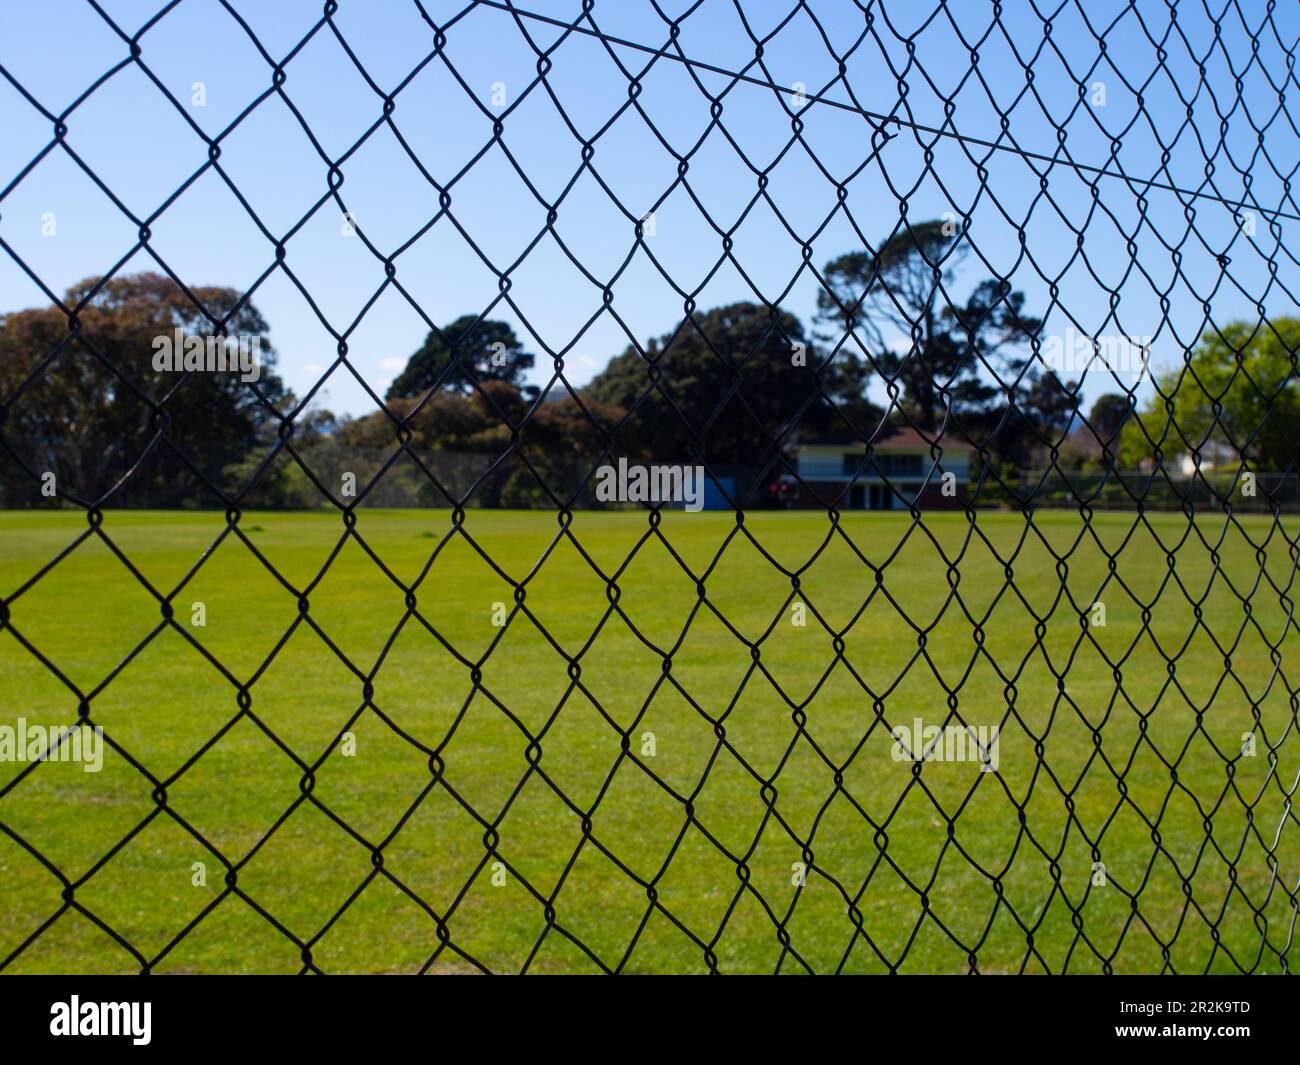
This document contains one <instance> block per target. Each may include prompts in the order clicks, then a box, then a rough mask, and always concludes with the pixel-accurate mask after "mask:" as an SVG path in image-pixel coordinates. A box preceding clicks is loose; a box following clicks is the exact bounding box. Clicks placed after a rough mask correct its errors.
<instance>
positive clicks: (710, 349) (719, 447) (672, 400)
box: [583, 303, 879, 469]
mask: <svg viewBox="0 0 1300 1065" xmlns="http://www.w3.org/2000/svg"><path fill="white" fill-rule="evenodd" d="M800 346H801V347H800ZM823 357H824V356H823V355H822V354H821V353H820V352H819V351H818V350H817V349H816V347H815V346H814V344H813V342H812V338H810V337H809V336H808V335H807V334H806V333H805V331H804V327H803V324H802V323H801V322H800V321H799V319H798V318H796V317H795V316H794V315H793V314H790V313H789V312H787V311H783V310H781V309H779V308H774V307H766V306H762V305H759V304H755V303H733V304H729V305H727V306H724V307H716V308H714V309H713V310H710V311H706V312H703V313H699V314H695V315H693V316H691V317H689V318H686V319H684V320H683V321H682V322H681V323H680V324H679V325H678V326H677V328H676V329H674V330H673V331H672V332H671V333H667V334H665V335H663V336H661V337H659V338H657V339H654V340H651V341H649V342H648V343H647V344H646V346H645V354H644V355H642V354H641V352H640V351H638V350H637V349H636V348H635V347H629V348H628V349H627V350H626V351H624V352H623V353H622V354H621V355H618V356H615V357H614V358H613V359H611V360H610V362H609V365H608V366H606V367H605V369H604V370H603V371H602V372H601V373H599V374H598V375H597V376H596V377H595V378H593V379H592V381H591V382H590V383H589V384H588V385H587V387H586V389H585V390H584V391H583V397H584V399H588V400H591V401H594V402H597V403H601V404H605V405H609V406H613V407H617V408H620V409H622V410H626V411H629V412H630V414H629V416H628V420H627V422H626V423H624V425H623V426H621V427H620V428H619V430H618V434H617V437H618V448H619V451H620V452H624V453H628V454H631V455H635V456H642V457H645V458H647V459H650V460H653V461H655V462H663V463H674V462H677V463H685V462H693V461H694V460H695V446H694V435H693V434H694V433H698V434H699V435H700V441H701V443H702V444H703V446H704V459H705V461H706V462H708V463H710V464H713V465H716V466H739V467H747V468H751V469H752V468H756V467H763V466H765V465H766V464H767V463H768V461H769V460H770V459H771V458H772V457H773V453H774V451H775V450H777V445H776V444H774V438H781V441H780V446H782V447H784V446H785V445H788V444H789V443H791V442H792V440H791V438H790V435H789V434H790V431H791V430H794V429H796V428H797V429H798V430H799V431H800V432H811V433H818V432H824V431H825V430H826V429H827V428H829V427H830V426H831V425H832V424H834V423H835V422H836V420H837V417H838V416H837V415H836V413H835V411H834V410H833V409H832V408H831V406H830V405H829V403H828V402H827V400H825V399H822V398H820V397H818V396H817V395H816V393H817V390H818V388H819V387H820V388H821V389H822V390H824V391H825V392H826V394H827V397H828V398H829V399H830V400H833V401H834V402H835V403H836V404H837V406H838V407H839V408H840V410H841V412H842V413H843V415H844V416H845V417H848V418H850V419H856V422H855V424H858V425H862V424H864V423H865V422H866V421H867V420H868V419H870V418H871V416H872V415H876V414H878V413H879V412H878V411H877V410H876V409H875V408H872V407H871V405H870V404H868V403H867V402H866V400H865V399H864V398H863V397H862V394H861V386H860V380H861V378H860V375H858V374H857V366H856V360H855V359H854V358H853V356H852V353H845V357H844V358H843V359H839V360H836V361H835V362H833V363H832V364H831V365H829V366H827V367H825V368H824V370H823V372H822V373H821V376H820V378H819V376H818V372H819V367H820V366H821V362H820V360H821V359H822V358H823ZM733 386H734V388H735V392H734V394H733V393H732V389H733ZM810 397H811V398H810ZM805 404H807V406H806V408H805ZM841 424H842V423H841ZM865 431H866V432H867V433H869V432H870V429H866V430H865Z"/></svg>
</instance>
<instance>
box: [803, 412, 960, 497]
mask: <svg viewBox="0 0 1300 1065" xmlns="http://www.w3.org/2000/svg"><path fill="white" fill-rule="evenodd" d="M931 439H933V438H931ZM931 439H927V438H926V437H925V436H924V435H923V434H921V433H918V432H917V431H916V430H915V429H911V428H893V427H887V428H885V429H882V430H881V431H880V433H879V434H878V435H877V436H876V438H875V440H874V441H873V444H874V447H873V450H872V456H871V459H870V460H868V459H867V445H866V443H865V442H864V441H863V440H861V439H859V438H858V437H856V436H854V435H852V434H851V433H847V432H845V433H844V434H842V435H834V436H823V437H816V438H813V439H809V440H804V441H800V442H799V444H798V445H797V447H796V448H795V468H796V469H797V470H798V473H799V476H798V478H795V477H792V476H789V475H787V476H786V477H784V478H783V479H782V480H783V481H784V482H785V484H784V485H783V491H782V493H781V494H782V497H783V498H784V499H785V500H786V501H787V502H788V503H789V504H790V505H792V506H796V507H817V508H825V507H828V506H831V505H832V504H834V505H835V506H836V507H838V508H839V509H840V510H907V509H908V508H909V507H910V506H912V503H913V501H915V502H916V504H917V505H918V506H921V507H925V508H928V509H939V508H949V509H953V508H959V507H962V506H964V505H965V502H966V496H967V490H968V488H969V486H970V470H971V454H972V452H973V451H974V448H973V447H971V445H970V444H967V443H965V442H964V441H962V440H958V439H957V438H956V437H952V436H944V437H941V438H940V439H939V440H937V441H936V443H937V444H938V446H939V448H940V449H941V450H942V454H941V456H940V458H939V462H938V464H937V465H936V464H935V461H934V458H933V457H932V456H931V454H930V445H931ZM945 474H952V477H951V478H949V479H948V482H947V483H948V485H949V486H950V487H951V494H949V493H948V492H945V491H944V480H945V478H944V475H945Z"/></svg>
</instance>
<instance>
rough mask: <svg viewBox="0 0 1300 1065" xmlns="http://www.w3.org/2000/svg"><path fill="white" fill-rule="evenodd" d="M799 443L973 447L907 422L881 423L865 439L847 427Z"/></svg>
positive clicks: (885, 448) (884, 448)
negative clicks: (881, 427)
mask: <svg viewBox="0 0 1300 1065" xmlns="http://www.w3.org/2000/svg"><path fill="white" fill-rule="evenodd" d="M864 435H865V434H864ZM799 443H801V444H807V445H810V446H814V447H854V448H862V449H863V450H865V449H866V446H867V444H872V445H873V446H874V447H875V449H876V450H877V451H901V450H902V449H903V448H925V449H927V450H928V449H929V448H930V446H931V445H933V444H938V446H939V447H940V448H942V449H943V450H944V451H963V450H964V451H970V450H973V449H974V445H973V444H970V443H968V442H967V441H965V440H962V439H961V438H960V437H956V436H952V435H947V436H937V435H935V434H926V433H920V432H917V430H915V429H913V428H912V427H911V426H910V425H906V426H892V425H889V426H885V427H884V428H883V429H881V430H880V431H879V432H877V433H876V435H875V436H868V437H866V439H863V438H862V437H859V436H856V435H854V434H853V433H851V432H849V431H848V430H847V429H843V430H839V431H837V432H834V433H830V434H827V435H826V436H817V437H809V438H808V439H807V440H801V441H799Z"/></svg>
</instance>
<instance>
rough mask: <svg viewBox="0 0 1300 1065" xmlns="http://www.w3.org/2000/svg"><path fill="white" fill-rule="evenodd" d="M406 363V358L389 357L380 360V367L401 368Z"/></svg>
mask: <svg viewBox="0 0 1300 1065" xmlns="http://www.w3.org/2000/svg"><path fill="white" fill-rule="evenodd" d="M405 365H406V360H405V359H398V358H387V359H380V360H379V368H380V369H381V370H400V369H401V368H402V367H403V366H405Z"/></svg>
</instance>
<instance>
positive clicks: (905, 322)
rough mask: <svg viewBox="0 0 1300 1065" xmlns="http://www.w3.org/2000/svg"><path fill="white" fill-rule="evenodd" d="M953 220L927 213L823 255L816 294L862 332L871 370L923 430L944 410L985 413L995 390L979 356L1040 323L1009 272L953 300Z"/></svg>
mask: <svg viewBox="0 0 1300 1065" xmlns="http://www.w3.org/2000/svg"><path fill="white" fill-rule="evenodd" d="M951 228H952V227H951V226H950V225H948V224H946V223H944V222H941V221H938V220H934V221H929V222H922V223H920V224H918V225H913V226H910V227H908V228H906V229H904V230H902V231H900V232H898V233H895V234H894V235H893V236H891V237H890V238H889V239H888V240H886V241H885V242H884V244H883V245H882V246H881V247H880V248H879V249H877V250H876V251H874V252H873V251H867V250H864V251H855V252H850V253H848V254H846V255H841V256H840V257H839V258H837V259H834V260H832V261H831V262H829V263H827V264H826V266H825V268H824V269H823V277H824V278H825V282H826V287H825V288H824V289H822V290H821V291H819V292H818V294H817V306H818V316H817V320H818V322H820V323H821V324H822V325H824V326H825V325H832V324H833V325H834V326H835V328H836V330H837V331H838V332H839V333H840V335H843V333H844V331H846V330H847V331H848V332H851V333H854V334H856V335H857V336H858V337H859V338H860V340H861V342H862V343H863V344H864V346H865V348H866V349H867V351H868V352H869V353H870V358H871V362H872V363H874V368H875V371H876V372H877V373H878V374H879V375H880V376H881V377H882V378H884V379H885V381H887V382H892V383H894V384H896V385H897V386H898V388H899V389H900V399H899V403H900V405H901V406H902V407H903V408H904V411H905V413H906V414H907V415H908V417H909V418H911V419H912V421H913V422H914V423H915V424H916V425H917V427H918V428H920V429H923V430H926V431H933V430H935V429H937V428H938V427H939V425H940V423H941V422H942V420H943V417H944V413H945V411H946V410H947V409H952V410H953V411H954V412H955V413H957V414H958V415H959V418H958V421H962V420H963V419H962V418H961V417H960V416H961V415H965V416H966V419H965V420H967V421H969V419H970V417H971V416H972V415H976V414H979V413H983V412H985V411H986V410H987V408H988V406H989V405H990V404H991V403H992V401H993V400H994V399H995V397H996V396H997V394H998V392H997V390H996V389H995V388H993V387H992V386H991V385H990V384H988V383H987V382H986V380H985V379H984V377H983V376H982V372H981V367H982V363H981V359H983V360H984V362H991V361H992V359H993V357H994V356H995V355H997V354H999V353H1001V352H1002V351H1003V350H1004V349H1006V348H1009V347H1012V346H1014V345H1016V344H1019V343H1022V342H1025V341H1027V340H1028V338H1029V337H1030V336H1032V335H1033V334H1034V332H1036V331H1037V330H1038V329H1039V327H1040V325H1041V323H1040V322H1039V321H1038V320H1037V319H1035V318H1031V317H1028V316H1026V314H1025V312H1024V302H1025V298H1024V294H1023V293H1021V292H1017V291H1014V290H1012V288H1011V286H1010V284H1009V283H1008V282H1007V281H1005V280H1001V279H995V278H990V279H987V280H985V281H982V282H980V283H979V284H977V285H976V286H975V287H974V289H973V290H972V291H971V293H970V295H969V296H968V297H967V298H966V300H965V302H963V303H956V302H954V301H953V298H952V297H951V296H950V295H949V293H950V292H951V289H952V286H953V285H954V283H955V281H956V269H955V268H956V265H957V263H958V261H959V259H960V257H961V255H962V254H963V249H962V248H961V246H959V245H958V244H957V241H958V240H959V236H958V235H957V234H956V233H954V232H949V230H951ZM891 333H892V334H895V335H893V336H891V335H890V334H891ZM1020 365H1023V362H1020V363H1013V364H1012V367H1013V368H1015V367H1017V366H1020Z"/></svg>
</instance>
